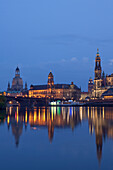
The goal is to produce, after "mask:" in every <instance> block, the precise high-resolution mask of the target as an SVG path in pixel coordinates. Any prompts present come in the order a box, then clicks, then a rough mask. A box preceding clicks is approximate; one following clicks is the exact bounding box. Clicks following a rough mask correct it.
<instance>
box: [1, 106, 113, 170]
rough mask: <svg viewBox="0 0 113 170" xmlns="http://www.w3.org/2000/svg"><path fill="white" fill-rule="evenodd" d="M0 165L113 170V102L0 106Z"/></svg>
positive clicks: (23, 169)
mask: <svg viewBox="0 0 113 170" xmlns="http://www.w3.org/2000/svg"><path fill="white" fill-rule="evenodd" d="M0 169H1V170H5V169H7V170H10V169H11V170H35V169H36V170H38V169H39V170H41V169H42V170H45V169H47V170H48V169H49V170H58V169H59V170H60V169H64V170H68V169H69V170H75V169H77V170H85V169H86V170H88V169H89V170H97V169H102V170H104V169H105V170H112V169H113V108H106V107H105V108H104V107H102V108H100V107H91V108H89V107H87V108H85V107H76V108H74V107H61V108H60V107H57V108H56V107H51V108H45V107H43V108H33V109H28V108H25V109H20V108H18V107H17V108H16V107H15V108H12V107H10V108H7V109H6V114H5V112H3V111H0Z"/></svg>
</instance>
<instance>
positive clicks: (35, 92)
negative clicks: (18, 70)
mask: <svg viewBox="0 0 113 170" xmlns="http://www.w3.org/2000/svg"><path fill="white" fill-rule="evenodd" d="M80 95H81V89H80V88H78V87H77V86H76V85H74V84H73V82H72V83H71V84H54V76H53V74H52V72H51V71H50V73H49V75H48V83H47V85H31V86H30V90H29V97H37V98H45V97H47V98H54V99H64V100H70V99H72V100H78V99H79V98H80Z"/></svg>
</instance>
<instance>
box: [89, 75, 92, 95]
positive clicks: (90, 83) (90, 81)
mask: <svg viewBox="0 0 113 170" xmlns="http://www.w3.org/2000/svg"><path fill="white" fill-rule="evenodd" d="M92 89H93V79H92V78H91V77H90V79H89V83H88V93H91V91H92Z"/></svg>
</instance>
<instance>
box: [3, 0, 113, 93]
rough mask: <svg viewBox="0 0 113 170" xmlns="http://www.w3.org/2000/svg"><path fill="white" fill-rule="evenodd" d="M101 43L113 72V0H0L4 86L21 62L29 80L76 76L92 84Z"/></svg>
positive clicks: (68, 79) (64, 79)
mask: <svg viewBox="0 0 113 170" xmlns="http://www.w3.org/2000/svg"><path fill="white" fill-rule="evenodd" d="M97 48H99V51H100V56H101V58H102V68H103V70H104V71H105V73H107V74H111V73H113V0H0V90H6V89H7V84H8V81H10V83H11V82H12V78H13V77H14V74H15V69H16V67H17V65H18V66H19V68H20V70H21V77H22V78H23V81H24V83H25V81H27V83H28V87H29V86H30V85H31V84H46V83H47V76H48V74H49V72H50V70H52V72H53V74H54V80H55V83H71V81H73V82H74V83H75V84H76V85H78V86H79V87H80V86H81V88H82V90H85V91H86V90H87V83H88V79H89V77H90V76H91V77H92V78H94V60H95V56H96V51H97Z"/></svg>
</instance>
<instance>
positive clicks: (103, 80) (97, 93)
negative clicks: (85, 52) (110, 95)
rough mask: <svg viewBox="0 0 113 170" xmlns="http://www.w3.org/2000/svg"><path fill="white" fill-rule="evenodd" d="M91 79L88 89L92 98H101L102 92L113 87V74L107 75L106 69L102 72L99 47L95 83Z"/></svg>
mask: <svg viewBox="0 0 113 170" xmlns="http://www.w3.org/2000/svg"><path fill="white" fill-rule="evenodd" d="M92 83H93V81H92V80H90V82H89V84H88V90H89V91H90V93H91V97H92V98H101V96H102V94H103V93H104V92H105V91H107V90H108V89H109V88H111V87H113V74H111V75H109V76H108V75H106V76H105V73H104V71H103V72H102V67H101V58H100V55H99V49H97V54H96V58H95V78H94V84H92Z"/></svg>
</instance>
